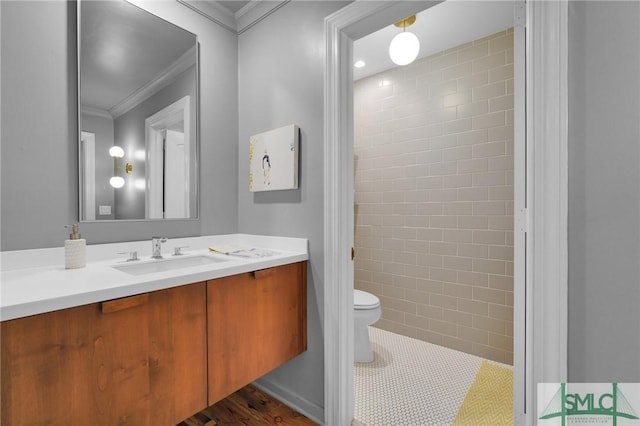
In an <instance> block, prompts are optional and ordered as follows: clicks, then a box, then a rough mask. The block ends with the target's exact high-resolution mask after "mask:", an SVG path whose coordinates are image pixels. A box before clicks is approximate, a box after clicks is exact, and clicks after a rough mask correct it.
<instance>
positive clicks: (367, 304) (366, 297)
mask: <svg viewBox="0 0 640 426" xmlns="http://www.w3.org/2000/svg"><path fill="white" fill-rule="evenodd" d="M379 306H380V299H378V297H376V296H375V295H373V294H371V293H368V292H366V291H362V290H356V289H354V290H353V307H354V309H363V310H364V309H376V308H378V307H379Z"/></svg>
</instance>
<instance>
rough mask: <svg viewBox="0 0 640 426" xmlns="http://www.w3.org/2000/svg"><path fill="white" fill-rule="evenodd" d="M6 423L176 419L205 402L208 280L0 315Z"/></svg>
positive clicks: (162, 422)
mask: <svg viewBox="0 0 640 426" xmlns="http://www.w3.org/2000/svg"><path fill="white" fill-rule="evenodd" d="M0 337H1V346H2V352H1V355H2V360H1V363H2V376H1V389H2V402H1V409H2V411H1V413H0V419H1V424H2V425H18V424H38V425H40V424H59V425H88V424H91V425H115V424H120V425H136V426H139V425H150V424H158V425H173V424H177V423H179V422H180V421H182V420H183V419H185V418H187V417H189V416H191V415H192V414H193V413H196V412H198V411H199V410H201V409H202V408H204V407H206V403H207V396H206V395H207V389H206V386H207V382H206V376H207V372H206V286H205V283H196V284H190V285H186V286H181V287H176V288H171V289H166V290H160V291H155V292H152V293H146V294H141V295H137V296H131V297H126V298H123V299H116V300H110V301H106V302H102V303H94V304H90V305H85V306H80V307H76V308H70V309H64V310H60V311H55V312H50V313H45V314H40V315H34V316H31V317H26V318H20V319H15V320H9V321H4V322H2V323H1V336H0Z"/></svg>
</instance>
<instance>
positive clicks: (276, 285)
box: [207, 262, 307, 405]
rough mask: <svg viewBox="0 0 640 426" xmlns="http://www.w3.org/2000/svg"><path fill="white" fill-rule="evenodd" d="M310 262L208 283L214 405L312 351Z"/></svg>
mask: <svg viewBox="0 0 640 426" xmlns="http://www.w3.org/2000/svg"><path fill="white" fill-rule="evenodd" d="M306 274H307V262H299V263H292V264H289V265H283V266H278V267H275V268H268V269H263V270H259V271H255V272H250V273H246V274H239V275H234V276H229V277H224V278H219V279H215V280H211V281H208V282H207V314H208V317H207V322H208V327H207V335H208V339H207V342H208V351H207V352H208V368H209V387H208V389H209V401H208V402H209V405H212V404H214V403H216V402H217V401H219V400H221V399H223V398H225V397H226V396H228V395H230V394H231V393H233V392H235V391H236V390H238V389H240V388H241V387H243V386H245V385H247V384H248V383H250V382H252V381H254V380H256V379H257V378H259V377H261V376H263V375H264V374H266V373H268V372H269V371H271V370H273V369H275V368H276V367H278V366H280V365H281V364H283V363H284V362H286V361H288V360H289V359H291V358H293V357H295V356H296V355H298V354H300V353H302V352H304V351H305V350H306V349H307V335H306V333H307V318H306V311H307V280H306Z"/></svg>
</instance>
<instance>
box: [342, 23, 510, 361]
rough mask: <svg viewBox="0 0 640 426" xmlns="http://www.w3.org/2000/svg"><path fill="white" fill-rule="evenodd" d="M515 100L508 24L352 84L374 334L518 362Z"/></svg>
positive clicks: (358, 205) (363, 258)
mask: <svg viewBox="0 0 640 426" xmlns="http://www.w3.org/2000/svg"><path fill="white" fill-rule="evenodd" d="M513 104H514V101H513V29H512V28H511V29H507V30H504V31H501V32H498V33H495V34H492V35H489V36H487V37H484V38H481V39H478V40H474V41H472V42H469V43H466V44H463V45H461V46H458V47H455V48H450V49H448V50H445V51H442V52H440V53H437V54H434V55H432V56H429V57H426V58H423V59H420V60H418V61H416V62H414V63H413V64H410V65H408V66H405V67H398V68H393V69H391V70H388V71H385V72H382V73H380V74H376V75H373V76H370V77H366V78H363V79H361V80H358V81H356V82H355V83H354V160H355V244H356V247H355V248H356V253H357V256H356V259H355V265H354V269H355V281H354V284H355V288H356V289H361V290H365V291H368V292H371V293H373V294H375V295H376V296H378V297H379V298H380V301H381V306H382V318H381V319H380V321H378V322H377V323H376V324H375V325H374V326H375V327H378V328H380V329H383V330H387V331H390V332H393V333H397V334H400V335H404V336H408V337H412V338H416V339H420V340H424V341H426V342H430V343H434V344H437V345H441V346H445V347H448V348H452V349H455V350H459V351H462V352H466V353H469V354H473V355H477V356H479V357H482V358H486V359H490V360H494V361H498V362H501V363H506V364H512V363H513V139H514V137H513V135H514V131H513Z"/></svg>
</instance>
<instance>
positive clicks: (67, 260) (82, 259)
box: [64, 223, 87, 269]
mask: <svg viewBox="0 0 640 426" xmlns="http://www.w3.org/2000/svg"><path fill="white" fill-rule="evenodd" d="M65 228H69V226H68V225H67V226H65ZM86 245H87V242H86V240H85V239H83V238H81V235H80V232H79V231H78V224H77V223H76V224H73V225H71V234H70V235H69V239H68V240H65V241H64V267H65V268H66V269H77V268H84V266H85V265H86V254H85V252H86Z"/></svg>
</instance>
